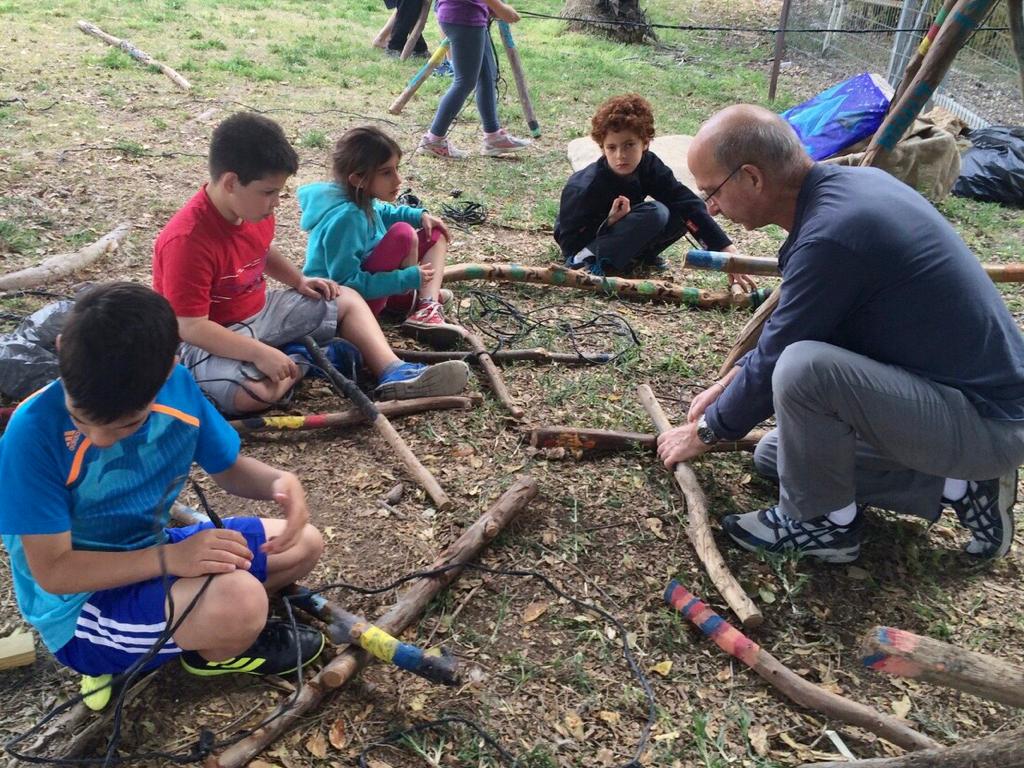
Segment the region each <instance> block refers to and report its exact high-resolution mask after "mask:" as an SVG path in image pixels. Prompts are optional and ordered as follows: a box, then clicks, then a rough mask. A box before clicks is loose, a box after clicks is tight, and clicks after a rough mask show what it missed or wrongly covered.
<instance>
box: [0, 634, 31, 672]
mask: <svg viewBox="0 0 1024 768" xmlns="http://www.w3.org/2000/svg"><path fill="white" fill-rule="evenodd" d="M35 660H36V641H35V636H34V635H33V634H32V633H31V632H15V633H14V634H13V635H8V636H7V637H4V638H0V671H2V670H5V669H14V668H15V667H27V666H28V665H29V664H34V663H35Z"/></svg>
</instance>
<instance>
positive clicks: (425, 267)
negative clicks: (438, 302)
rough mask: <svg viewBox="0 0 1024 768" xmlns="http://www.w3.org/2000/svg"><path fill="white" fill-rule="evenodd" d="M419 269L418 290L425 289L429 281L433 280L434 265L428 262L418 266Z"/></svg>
mask: <svg viewBox="0 0 1024 768" xmlns="http://www.w3.org/2000/svg"><path fill="white" fill-rule="evenodd" d="M419 269H420V289H421V290H422V289H423V288H426V287H427V286H428V285H429V284H430V281H431V280H433V279H434V265H433V264H431V263H429V262H424V263H423V264H420V265H419Z"/></svg>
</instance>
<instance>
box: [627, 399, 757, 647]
mask: <svg viewBox="0 0 1024 768" xmlns="http://www.w3.org/2000/svg"><path fill="white" fill-rule="evenodd" d="M636 391H637V396H638V397H639V398H640V403H641V404H642V405H643V407H644V410H645V411H647V415H648V416H650V417H651V421H653V422H654V428H655V430H656V431H657V433H658V434H659V435H660V434H661V433H662V432H665V431H667V430H669V429H672V424H671V423H669V420H668V417H667V416H666V415H665V412H664V411H663V410H662V408H661V403H659V402H658V399H657V398H656V397H655V396H654V392H652V391H651V388H650V387H649V386H647V385H646V384H641V385H640V386H639V387H637V388H636ZM672 474H673V475H674V476H675V479H676V484H677V485H678V486H679V490H680V491H681V492H682V494H683V499H684V500H685V501H686V519H687V526H686V535H687V537H688V538H689V539H690V543H691V544H692V545H693V548H694V550H695V551H696V553H697V557H698V558H699V559H700V561H701V563H702V564H703V565H704V570H705V571H707V573H708V576H710V577H711V583H712V584H714V585H715V589H717V590H718V591H719V592H720V593H721V595H722V597H723V598H725V602H726V603H728V605H729V607H730V608H731V609H732V611H733V613H735V614H736V615H737V616H738V617H739V620H740V621H741V622H743V626H744V627H747V628H748V629H752V628H754V627H759V626H761V624H762V623H763V622H764V617H763V616H762V615H761V611H759V610H758V608H757V606H756V605H754V601H753V600H751V599H750V597H749V596H748V595H747V593H746V592H744V591H743V587H741V586H740V583H739V582H738V581H736V577H734V576H733V575H732V572H731V571H730V570H729V566H727V565H726V564H725V560H724V559H723V558H722V553H721V552H719V551H718V545H717V544H715V539H714V537H713V536H712V535H711V526H710V524H709V523H708V503H707V499H706V498H705V497H704V491H702V490H701V488H700V485H699V484H698V483H697V476H696V475H695V474H693V470H692V469H690V467H689V466H687V464H686V462H683V461H681V462H679V463H678V464H676V465H675V467H674V468H673V471H672Z"/></svg>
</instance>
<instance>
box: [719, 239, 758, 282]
mask: <svg viewBox="0 0 1024 768" xmlns="http://www.w3.org/2000/svg"><path fill="white" fill-rule="evenodd" d="M722 252H723V253H736V254H738V253H739V250H737V248H736V246H735V245H729V246H727V247H726V248H724V249H723V251H722ZM734 285H735V286H738V288H739V290H740V291H742V292H743V293H750V292H751V291H756V290H757V283H756V282H755V281H754V278H752V277H751V276H750V275H740V274H734V273H732V272H730V273H729V289H730V290H732V287H733V286H734Z"/></svg>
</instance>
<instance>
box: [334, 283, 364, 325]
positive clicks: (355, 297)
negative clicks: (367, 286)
mask: <svg viewBox="0 0 1024 768" xmlns="http://www.w3.org/2000/svg"><path fill="white" fill-rule="evenodd" d="M338 288H340V290H339V291H338V298H337V299H335V303H336V304H337V305H338V319H339V320H340V319H341V316H342V315H343V314H344V313H345V312H346V311H348V310H350V309H352V308H353V307H358V306H359V305H363V306H365V305H366V299H364V298H363V297H362V295H361V294H360V293H359V291H357V290H355V289H354V288H349V287H348V286H347V285H339V286H338Z"/></svg>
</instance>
